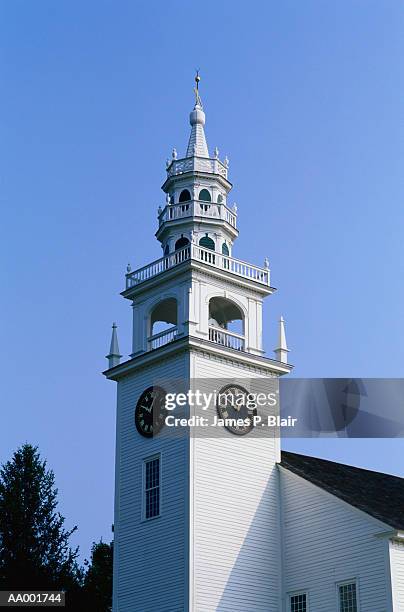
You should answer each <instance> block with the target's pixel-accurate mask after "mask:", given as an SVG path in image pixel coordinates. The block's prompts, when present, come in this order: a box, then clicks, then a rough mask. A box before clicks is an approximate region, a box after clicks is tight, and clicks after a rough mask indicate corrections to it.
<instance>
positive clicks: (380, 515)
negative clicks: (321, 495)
mask: <svg viewBox="0 0 404 612" xmlns="http://www.w3.org/2000/svg"><path fill="white" fill-rule="evenodd" d="M280 465H281V466H282V467H284V468H286V469H287V470H289V471H290V472H293V473H294V474H297V475H298V476H301V477H302V478H304V479H305V480H308V481H309V482H312V483H313V484H315V485H317V486H318V487H321V488H322V489H324V490H325V491H327V492H328V493H331V494H332V495H335V496H336V497H339V498H340V499H342V500H344V501H345V502H347V503H348V504H350V505H351V506H354V507H355V508H359V510H362V511H363V512H366V513H367V514H369V515H370V516H373V517H374V518H376V519H378V520H379V521H382V522H383V523H387V525H390V526H391V527H393V528H394V529H404V478H399V477H398V476H391V475H390V474H383V473H381V472H372V471H371V470H364V469H362V468H357V467H353V466H351V465H344V464H342V463H335V462H334V461H326V460H325V459H318V458H317V457H308V456H306V455H298V454H296V453H290V452H285V451H282V460H281V463H280Z"/></svg>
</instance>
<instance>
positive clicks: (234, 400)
mask: <svg viewBox="0 0 404 612" xmlns="http://www.w3.org/2000/svg"><path fill="white" fill-rule="evenodd" d="M247 397H248V391H246V389H244V388H243V387H241V386H240V385H226V386H225V387H223V388H222V389H220V392H219V398H218V403H217V412H218V415H219V418H221V419H224V420H225V425H224V426H225V427H226V429H228V430H229V431H231V433H233V434H237V435H239V436H242V435H244V434H247V433H248V432H249V431H251V430H252V428H253V427H254V425H253V419H252V417H253V416H255V415H256V414H257V409H256V408H255V406H249V405H248V402H247ZM241 420H242V421H243V423H241Z"/></svg>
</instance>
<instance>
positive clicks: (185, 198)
mask: <svg viewBox="0 0 404 612" xmlns="http://www.w3.org/2000/svg"><path fill="white" fill-rule="evenodd" d="M190 199H191V194H190V193H189V191H188V189H183V190H182V191H181V193H180V197H179V200H178V201H179V202H189V200H190Z"/></svg>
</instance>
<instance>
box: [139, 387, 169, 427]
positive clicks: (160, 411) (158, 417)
mask: <svg viewBox="0 0 404 612" xmlns="http://www.w3.org/2000/svg"><path fill="white" fill-rule="evenodd" d="M165 398H166V392H165V391H164V389H163V388H162V387H156V386H154V387H149V388H148V389H145V391H143V393H142V395H141V396H140V397H139V399H138V402H137V404H136V409H135V425H136V429H137V430H138V432H139V433H140V434H141V435H142V436H145V437H146V438H152V437H153V436H155V435H156V434H158V432H159V431H160V430H161V428H162V427H163V425H164V421H165V418H166V416H167V411H166V407H165Z"/></svg>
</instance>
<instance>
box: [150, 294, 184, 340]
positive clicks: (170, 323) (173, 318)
mask: <svg viewBox="0 0 404 612" xmlns="http://www.w3.org/2000/svg"><path fill="white" fill-rule="evenodd" d="M176 336H177V300H176V299H175V298H167V299H165V300H162V301H161V302H159V303H158V304H157V305H156V306H155V307H154V308H153V310H152V311H151V313H150V338H149V346H150V348H152V349H155V348H158V347H159V346H163V344H167V342H171V341H172V340H174V339H175V338H176Z"/></svg>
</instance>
